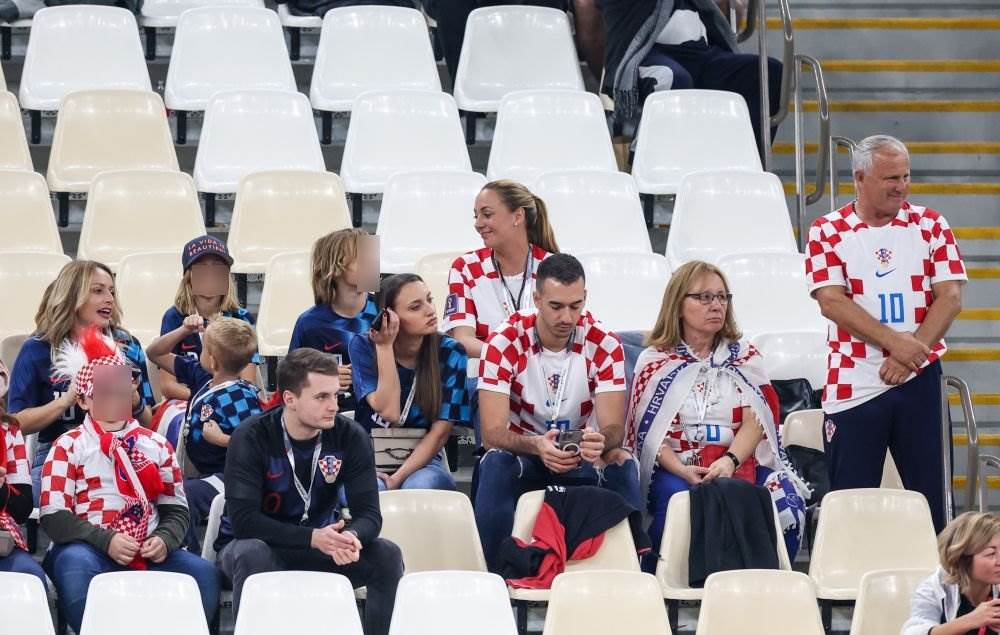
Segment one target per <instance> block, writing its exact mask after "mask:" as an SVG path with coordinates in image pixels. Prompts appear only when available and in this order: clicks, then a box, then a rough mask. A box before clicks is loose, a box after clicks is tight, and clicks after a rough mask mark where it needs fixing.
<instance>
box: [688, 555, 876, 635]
mask: <svg viewBox="0 0 1000 635" xmlns="http://www.w3.org/2000/svg"><path fill="white" fill-rule="evenodd" d="M779 597H780V598H781V602H780V607H779V606H776V605H775V604H774V599H775V598H779ZM730 633H741V634H743V635H823V622H822V620H821V619H820V615H819V608H818V607H817V606H816V591H815V587H814V586H813V583H812V580H810V579H809V577H808V576H806V575H805V574H804V573H799V572H797V571H774V570H766V569H747V570H743V571H722V572H719V573H713V574H712V575H710V576H708V580H706V581H705V599H704V600H703V601H702V603H701V612H700V613H699V614H698V630H697V631H696V634H697V635H727V634H730ZM886 635H888V634H886Z"/></svg>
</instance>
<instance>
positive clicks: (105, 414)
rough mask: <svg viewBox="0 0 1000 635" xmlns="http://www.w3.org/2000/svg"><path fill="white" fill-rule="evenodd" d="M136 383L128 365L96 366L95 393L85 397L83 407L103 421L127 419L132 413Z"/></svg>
mask: <svg viewBox="0 0 1000 635" xmlns="http://www.w3.org/2000/svg"><path fill="white" fill-rule="evenodd" d="M134 392H135V383H134V382H133V380H132V372H131V371H130V369H129V368H128V367H126V366H95V367H94V395H93V396H92V397H85V398H84V399H83V409H84V410H86V411H88V412H90V416H91V417H93V418H94V419H95V420H96V421H99V422H101V423H111V424H113V423H119V422H121V421H127V420H128V419H130V418H131V415H132V394H133V393H134Z"/></svg>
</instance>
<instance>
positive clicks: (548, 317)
mask: <svg viewBox="0 0 1000 635" xmlns="http://www.w3.org/2000/svg"><path fill="white" fill-rule="evenodd" d="M533 299H534V301H535V308H536V309H537V310H538V320H539V322H541V323H543V324H544V325H545V328H546V329H547V330H548V331H549V333H551V334H552V335H554V336H556V337H558V338H567V339H568V338H569V336H570V335H571V334H572V333H573V331H574V329H576V324H577V322H579V321H580V314H582V313H583V307H584V305H585V304H586V302H587V287H586V284H585V283H584V280H583V278H580V279H578V280H577V281H576V282H573V283H570V284H563V283H561V282H559V281H558V280H554V279H552V278H546V279H544V280H542V281H541V282H540V283H539V284H538V286H537V287H536V288H535V292H534V296H533Z"/></svg>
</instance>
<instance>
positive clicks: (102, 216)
mask: <svg viewBox="0 0 1000 635" xmlns="http://www.w3.org/2000/svg"><path fill="white" fill-rule="evenodd" d="M138 227H141V228H142V231H136V228H138ZM204 234H205V223H204V222H202V218H201V207H200V205H199V204H198V192H197V191H196V190H195V189H194V180H193V179H192V178H191V177H190V176H188V175H187V174H185V173H183V172H170V171H160V170H121V171H115V172H103V173H101V174H98V175H97V176H96V177H94V180H93V182H92V183H91V186H90V195H89V196H88V197H87V210H86V212H85V213H84V216H83V227H82V228H81V229H80V244H79V247H78V248H77V257H78V258H82V259H86V260H97V261H98V262H103V263H104V264H106V265H107V266H108V267H110V268H111V270H112V271H117V270H118V264H119V262H121V259H122V258H124V257H125V256H130V255H132V254H143V253H149V252H155V251H172V252H173V253H174V254H176V255H177V258H178V260H179V259H180V253H181V250H182V249H183V248H184V245H185V244H186V243H187V242H188V241H189V240H191V239H192V238H196V237H198V236H203V235H204ZM174 289H175V290H176V286H175V287H174ZM166 306H168V305H164V306H162V307H160V308H161V309H165V308H166Z"/></svg>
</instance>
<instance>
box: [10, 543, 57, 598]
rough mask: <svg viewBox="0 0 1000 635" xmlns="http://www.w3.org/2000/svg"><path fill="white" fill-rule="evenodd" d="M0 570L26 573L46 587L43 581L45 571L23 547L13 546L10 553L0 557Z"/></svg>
mask: <svg viewBox="0 0 1000 635" xmlns="http://www.w3.org/2000/svg"><path fill="white" fill-rule="evenodd" d="M0 571H3V572H5V573H27V574H29V575H33V576H35V577H36V578H38V579H39V580H41V581H42V586H43V587H45V588H46V589H48V588H49V587H48V584H46V582H45V571H43V570H42V565H40V564H38V563H37V562H35V559H34V558H32V557H31V554H30V553H28V552H27V551H25V550H23V549H18V548H17V547H15V548H14V551H11V552H10V555H7V556H3V557H0Z"/></svg>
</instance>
